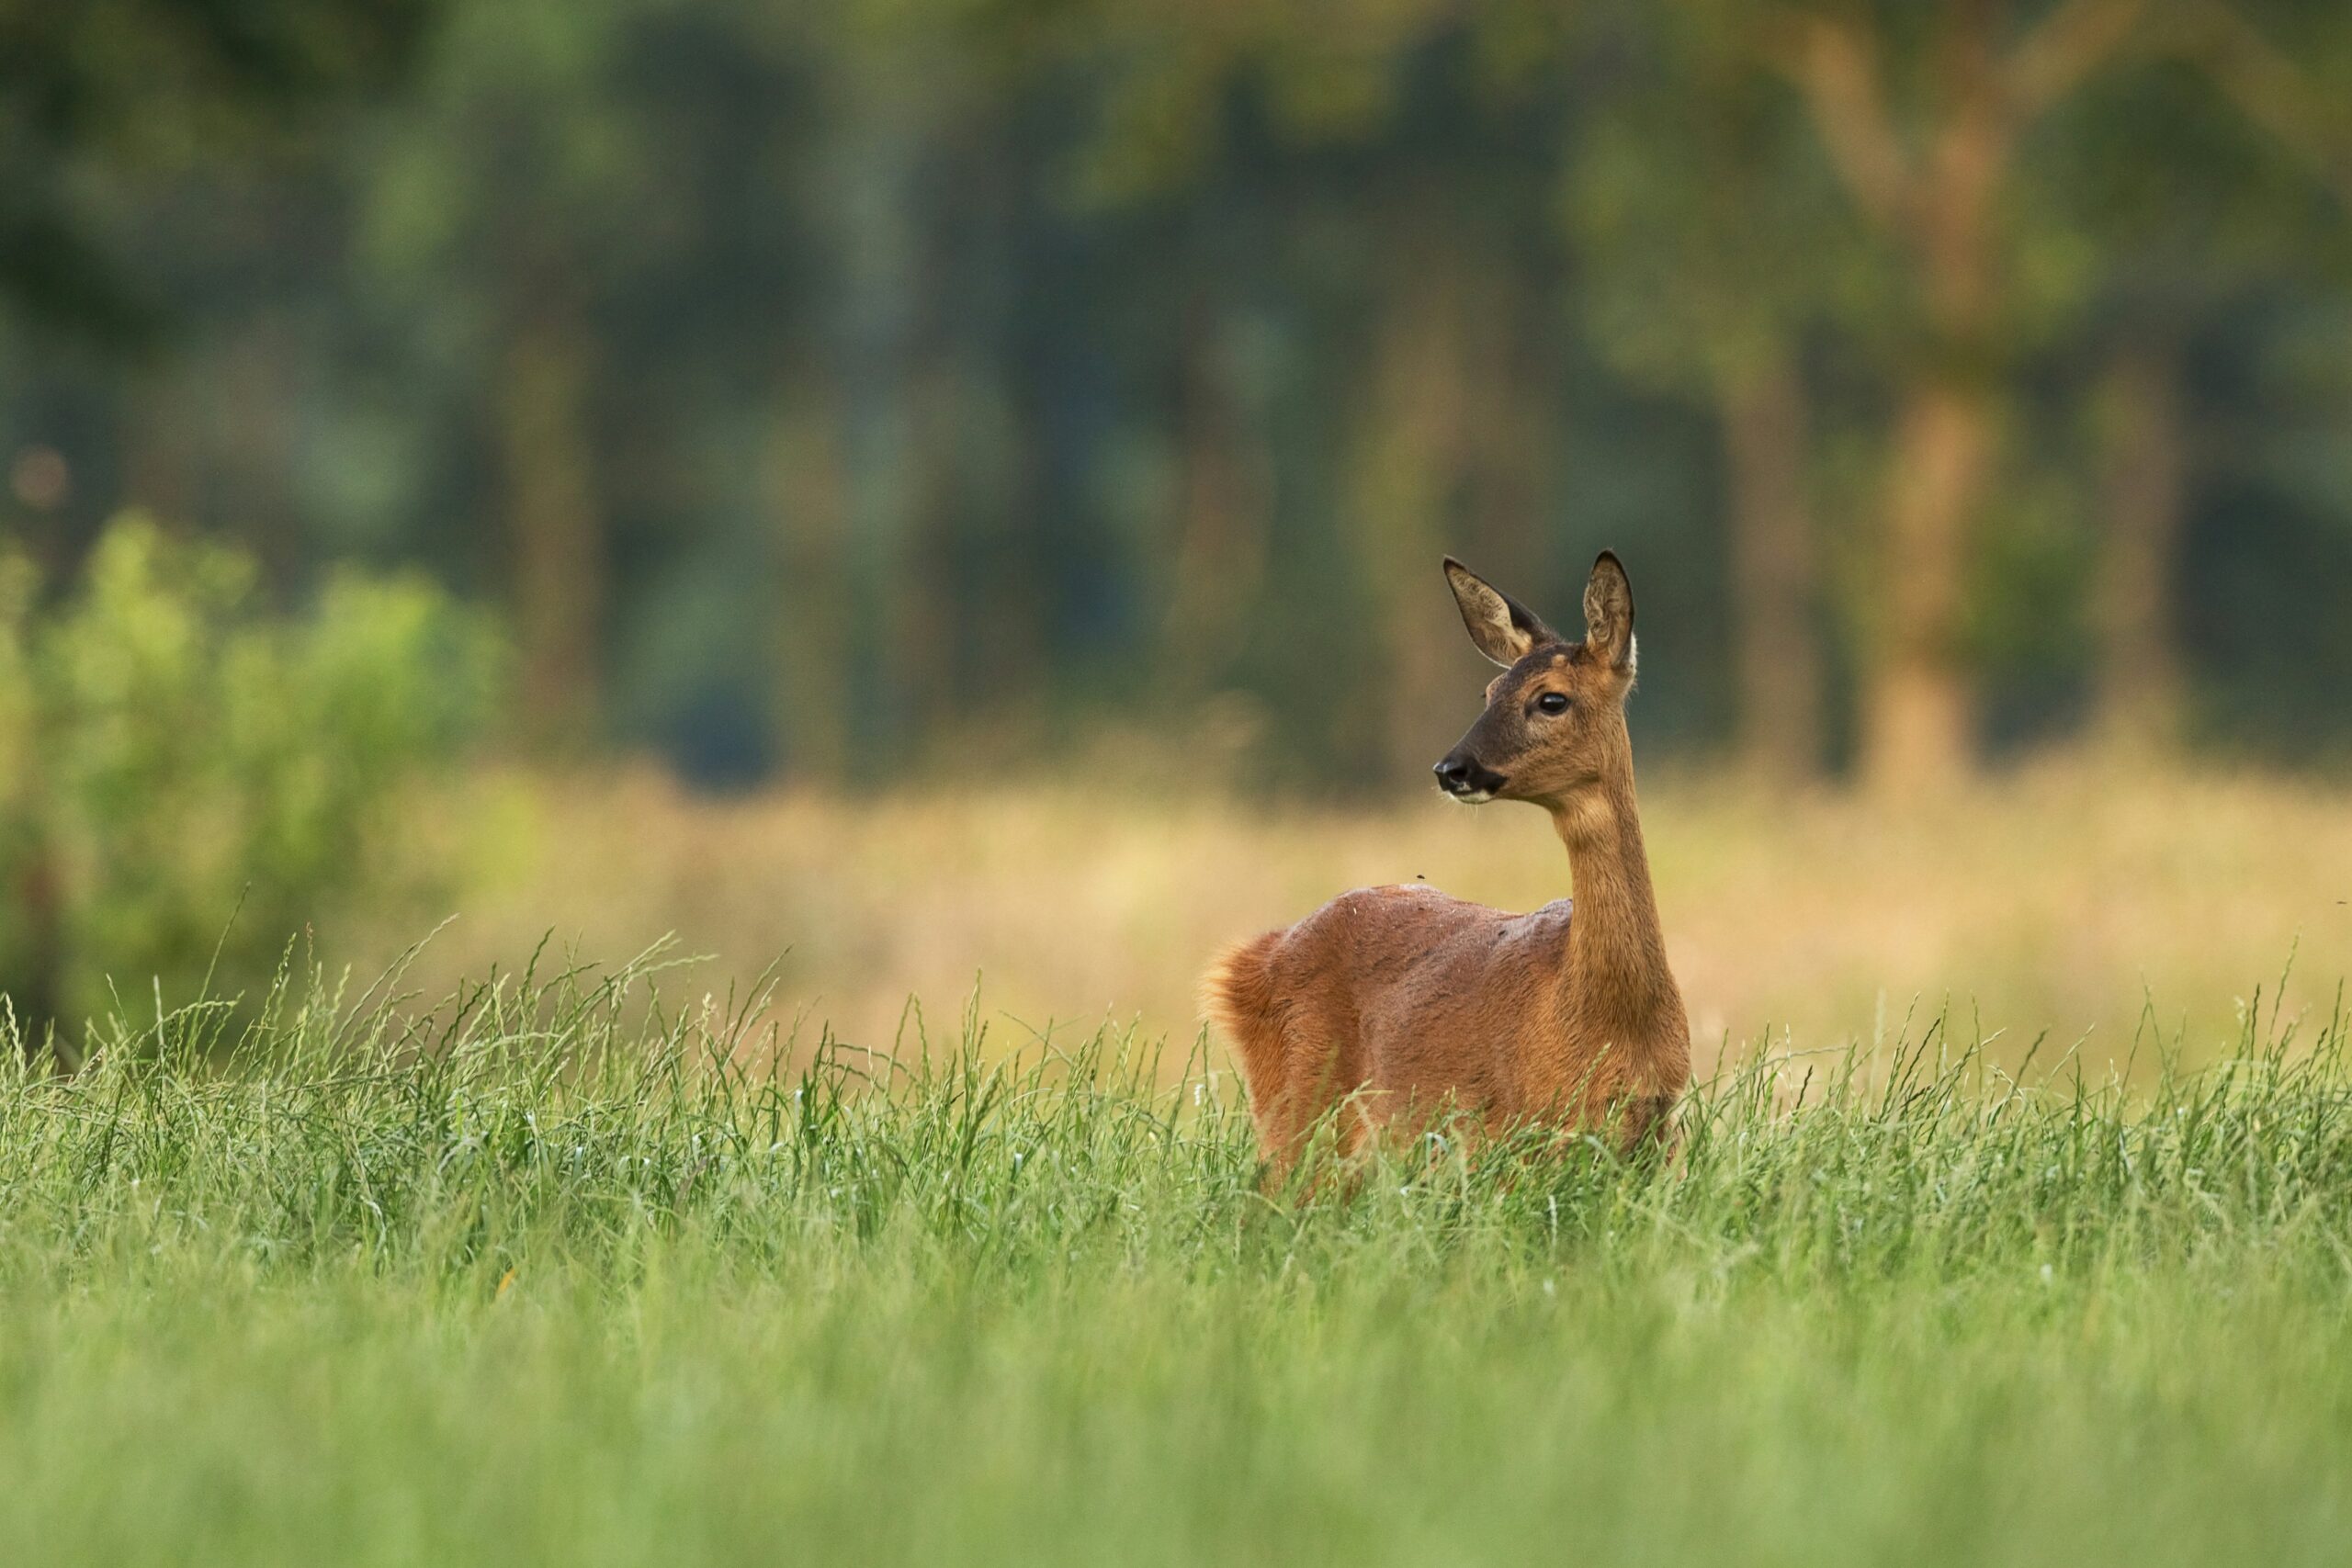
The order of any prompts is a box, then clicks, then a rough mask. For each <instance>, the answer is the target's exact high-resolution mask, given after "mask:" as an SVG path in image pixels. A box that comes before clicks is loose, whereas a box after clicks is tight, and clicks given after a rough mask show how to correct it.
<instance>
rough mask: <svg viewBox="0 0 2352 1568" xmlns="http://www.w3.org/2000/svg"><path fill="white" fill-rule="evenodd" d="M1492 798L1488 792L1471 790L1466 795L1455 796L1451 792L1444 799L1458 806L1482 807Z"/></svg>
mask: <svg viewBox="0 0 2352 1568" xmlns="http://www.w3.org/2000/svg"><path fill="white" fill-rule="evenodd" d="M1494 798H1495V797H1494V795H1492V794H1491V793H1490V792H1488V791H1487V790H1483V789H1476V790H1472V791H1471V792H1470V793H1469V794H1468V795H1455V794H1453V793H1452V792H1451V791H1448V792H1447V794H1446V799H1448V800H1451V801H1453V803H1454V804H1456V805H1458V806H1484V805H1486V804H1487V802H1488V801H1490V800H1492V799H1494Z"/></svg>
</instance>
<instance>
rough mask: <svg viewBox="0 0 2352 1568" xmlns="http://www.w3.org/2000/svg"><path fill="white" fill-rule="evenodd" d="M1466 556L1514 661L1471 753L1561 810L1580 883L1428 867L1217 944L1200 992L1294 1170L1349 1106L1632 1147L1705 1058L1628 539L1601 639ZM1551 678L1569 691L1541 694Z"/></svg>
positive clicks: (1611, 582)
mask: <svg viewBox="0 0 2352 1568" xmlns="http://www.w3.org/2000/svg"><path fill="white" fill-rule="evenodd" d="M1447 568H1448V576H1449V578H1450V579H1452V580H1453V584H1454V592H1455V596H1456V598H1457V601H1458V602H1459V603H1460V604H1461V606H1462V610H1463V615H1464V620H1465V622H1467V623H1468V624H1469V626H1470V628H1471V635H1472V637H1473V638H1474V639H1475V640H1476V641H1477V642H1478V644H1479V646H1480V648H1481V649H1484V650H1485V651H1487V654H1488V656H1489V657H1490V658H1495V659H1497V660H1498V661H1504V660H1505V656H1508V662H1509V664H1510V668H1509V669H1508V670H1507V671H1505V672H1504V673H1503V674H1502V675H1501V676H1500V677H1498V679H1497V680H1496V681H1495V682H1494V683H1493V684H1492V685H1491V686H1489V687H1488V689H1487V698H1488V700H1487V711H1486V713H1485V714H1484V715H1483V716H1481V717H1480V718H1479V720H1478V722H1477V723H1476V725H1474V726H1473V727H1472V728H1471V729H1470V732H1469V733H1468V734H1467V735H1465V736H1464V739H1463V743H1462V746H1461V747H1458V748H1456V750H1455V753H1454V756H1455V757H1475V760H1476V763H1477V764H1478V766H1479V767H1480V769H1481V771H1482V773H1492V774H1495V775H1499V776H1500V778H1501V780H1502V781H1503V782H1501V783H1500V784H1498V786H1497V787H1495V788H1494V790H1493V797H1494V798H1497V799H1515V800H1527V801H1530V802H1532V803H1533V804H1536V805H1539V806H1542V807H1544V809H1545V810H1546V811H1547V812H1548V813H1550V815H1551V817H1552V820H1553V825H1554V827H1555V829H1556V831H1557V832H1558V833H1559V836H1560V838H1561V840H1562V841H1563V842H1564V843H1565V844H1566V848H1567V852H1568V863H1569V867H1570V870H1571V872H1572V874H1573V875H1574V878H1575V886H1576V891H1577V900H1576V901H1575V902H1574V903H1573V904H1572V903H1571V901H1570V900H1567V899H1562V900H1559V901H1558V902H1555V903H1551V904H1546V905H1544V907H1543V908H1540V909H1535V910H1532V911H1531V912H1529V913H1527V914H1523V915H1514V914H1507V913H1505V912H1503V911H1501V910H1498V909H1490V908H1486V907H1484V906H1482V905H1478V904H1471V903H1466V902H1464V901H1463V900H1462V899H1459V898H1453V897H1447V896H1446V895H1445V894H1443V893H1441V892H1439V891H1437V890H1436V889H1435V888H1432V887H1429V886H1422V885H1418V884H1408V885H1405V886H1393V887H1371V888H1360V889H1358V890H1357V891H1355V892H1352V893H1347V894H1343V895H1341V896H1340V897H1338V898H1336V899H1334V900H1332V901H1331V902H1330V903H1329V904H1326V905H1325V906H1323V908H1320V909H1317V910H1316V911H1315V912H1314V913H1313V914H1311V915H1309V916H1307V917H1306V919H1303V920H1301V921H1299V922H1298V923H1297V924H1296V925H1295V926H1292V927H1290V928H1289V929H1288V930H1285V931H1269V932H1266V933H1265V934H1263V935H1261V936H1257V937H1253V938H1251V939H1250V941H1248V942H1242V943H1239V944H1238V945H1237V946H1235V947H1233V948H1231V949H1229V950H1227V952H1226V953H1223V954H1222V955H1220V956H1219V957H1218V959H1217V960H1216V963H1215V964H1212V965H1211V967H1210V969H1209V971H1208V974H1207V975H1206V976H1204V984H1203V998H1202V999H1203V1005H1204V1010H1206V1012H1207V1013H1208V1015H1209V1017H1210V1019H1211V1020H1212V1021H1214V1022H1215V1023H1216V1026H1217V1027H1218V1028H1219V1029H1220V1030H1221V1031H1222V1032H1223V1033H1224V1035H1225V1038H1226V1039H1227V1041H1228V1042H1229V1043H1230V1044H1231V1046H1232V1049H1233V1052H1234V1055H1235V1057H1236V1060H1237V1062H1238V1066H1239V1068H1240V1071H1241V1074H1242V1077H1243V1080H1244V1081H1245V1082H1246V1083H1247V1085H1248V1086H1249V1090H1250V1115H1251V1117H1252V1119H1253V1121H1254V1122H1255V1123H1256V1126H1257V1131H1258V1139H1259V1145H1260V1147H1261V1151H1262V1152H1263V1154H1264V1156H1265V1157H1266V1159H1267V1161H1268V1162H1269V1165H1270V1167H1271V1168H1272V1170H1273V1171H1274V1172H1275V1173H1276V1174H1277V1175H1279V1174H1281V1173H1283V1172H1285V1171H1286V1170H1287V1169H1288V1168H1289V1167H1290V1166H1291V1164H1292V1163H1293V1162H1294V1161H1295V1159H1296V1157H1297V1156H1298V1153H1299V1151H1300V1147H1301V1145H1302V1142H1303V1140H1304V1139H1305V1138H1306V1136H1307V1134H1309V1132H1310V1131H1311V1130H1312V1129H1313V1128H1314V1127H1315V1126H1316V1125H1317V1122H1319V1121H1320V1120H1321V1119H1322V1118H1323V1117H1325V1116H1326V1115H1327V1114H1329V1113H1330V1112H1331V1111H1334V1110H1335V1109H1338V1108H1340V1107H1343V1106H1345V1107H1347V1108H1348V1114H1346V1115H1345V1116H1343V1117H1342V1118H1341V1122H1340V1128H1339V1132H1340V1139H1341V1144H1342V1147H1343V1148H1346V1149H1353V1148H1355V1147H1358V1146H1360V1145H1362V1143H1363V1141H1364V1139H1365V1138H1366V1137H1367V1136H1369V1135H1371V1134H1374V1133H1375V1132H1376V1131H1378V1130H1379V1129H1380V1128H1382V1127H1384V1126H1387V1125H1390V1124H1393V1123H1395V1122H1397V1121H1398V1120H1399V1119H1400V1118H1404V1119H1408V1120H1409V1121H1419V1120H1424V1119H1426V1118H1428V1117H1430V1116H1431V1115H1434V1114H1441V1113H1443V1112H1445V1111H1449V1110H1453V1111H1461V1112H1463V1113H1465V1114H1466V1115H1468V1116H1469V1117H1470V1118H1472V1119H1473V1120H1474V1121H1475V1122H1477V1123H1479V1124H1482V1125H1484V1126H1485V1127H1487V1128H1488V1129H1490V1130H1499V1129H1502V1128H1504V1127H1508V1126H1511V1125H1518V1124H1526V1123H1530V1122H1533V1123H1538V1124H1549V1125H1554V1126H1557V1127H1560V1128H1562V1129H1564V1130H1577V1131H1588V1132H1593V1133H1597V1134H1601V1135H1602V1136H1604V1137H1607V1138H1608V1139H1609V1141H1611V1143H1613V1144H1614V1145H1617V1146H1619V1147H1621V1148H1630V1147H1631V1146H1633V1145H1635V1144H1637V1143H1640V1142H1641V1141H1643V1140H1644V1139H1645V1138H1646V1137H1648V1136H1649V1135H1651V1134H1652V1133H1653V1132H1655V1131H1657V1130H1659V1129H1660V1127H1661V1123H1662V1122H1664V1120H1665V1118H1666V1117H1667V1115H1668V1112H1669V1111H1670V1110H1671V1108H1672V1106H1673V1104H1674V1102H1675V1100H1677V1098H1679V1096H1680V1094H1681V1092H1682V1090H1683V1088H1684V1086H1685V1085H1686V1084H1687V1083H1688V1082H1689V1080H1690V1076H1691V1049H1690V1026H1689V1024H1688V1022H1687V1021H1685V1018H1684V1014H1683V1009H1682V998H1681V995H1680V993H1679V990H1678V989H1677V987H1676V986H1675V983H1674V976H1673V974H1672V972H1671V971H1670V970H1669V969H1668V965H1667V958H1666V942H1665V937H1664V934H1663V932H1662V931H1661V929H1660V927H1659V924H1658V918H1657V902H1656V899H1655V897H1654V896H1653V894H1652V891H1651V886H1650V875H1649V861H1648V857H1647V854H1646V853H1645V851H1644V848H1643V844H1642V835H1641V823H1640V818H1639V815H1638V812H1637V809H1636V807H1635V802H1634V761H1633V743H1632V740H1631V738H1630V737H1629V736H1628V734H1627V732H1626V729H1625V716H1624V702H1625V697H1626V695H1627V694H1628V693H1629V692H1630V691H1631V690H1632V687H1633V675H1634V662H1633V653H1634V648H1633V600H1632V595H1631V592H1630V591H1629V590H1628V589H1627V588H1626V586H1625V581H1624V574H1623V570H1622V569H1621V568H1619V567H1618V566H1617V563H1616V559H1615V558H1614V557H1611V556H1604V557H1602V558H1601V560H1600V563H1599V564H1597V565H1596V566H1595V568H1594V573H1593V586H1592V587H1590V588H1589V589H1588V590H1587V592H1586V601H1585V602H1586V611H1587V637H1586V639H1585V641H1584V642H1583V643H1581V644H1567V643H1565V642H1563V641H1562V640H1561V639H1560V638H1559V637H1557V635H1556V634H1555V633H1553V632H1551V630H1550V629H1549V628H1548V627H1546V626H1544V625H1543V623H1542V622H1541V621H1538V620H1536V619H1535V618H1534V617H1533V616H1532V615H1530V614H1529V613H1528V612H1527V611H1525V610H1524V609H1523V608H1521V606H1519V605H1518V604H1515V603H1513V602H1512V601H1510V600H1509V599H1507V598H1505V597H1504V596H1502V595H1501V594H1499V593H1497V592H1495V591H1494V590H1492V589H1491V588H1488V587H1487V585H1486V584H1485V583H1483V582H1480V581H1478V580H1477V579H1476V578H1475V577H1472V576H1471V575H1470V574H1469V573H1468V572H1467V571H1465V570H1462V569H1461V568H1459V567H1457V566H1456V565H1455V564H1454V563H1453V562H1450V561H1449V562H1448V563H1447ZM1546 693H1558V694H1562V695H1565V696H1566V697H1567V698H1568V699H1569V703H1570V706H1569V708H1568V709H1567V710H1566V711H1565V712H1563V713H1561V714H1559V715H1556V716H1555V715H1552V714H1549V713H1546V712H1545V711H1544V709H1543V708H1542V706H1541V699H1542V698H1543V696H1544V694H1546ZM1451 760H1452V759H1449V761H1451Z"/></svg>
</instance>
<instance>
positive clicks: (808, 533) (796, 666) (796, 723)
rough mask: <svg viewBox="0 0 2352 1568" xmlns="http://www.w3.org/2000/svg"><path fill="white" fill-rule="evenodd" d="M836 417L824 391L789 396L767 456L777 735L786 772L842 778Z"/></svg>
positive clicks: (843, 517)
mask: <svg viewBox="0 0 2352 1568" xmlns="http://www.w3.org/2000/svg"><path fill="white" fill-rule="evenodd" d="M843 467H844V461H843V455H842V430H841V419H840V414H839V411H838V410H837V408H836V407H835V405H834V401H833V400H832V398H831V395H830V393H829V391H828V390H827V389H824V388H822V387H817V386H810V387H807V388H805V389H802V390H801V391H800V392H798V393H797V395H793V396H788V397H787V398H786V400H785V404H784V409H783V412H782V413H781V414H780V415H779V417H778V419H777V422H776V425H775V433H774V436H773V441H772V445H771V446H770V448H769V454H768V492H769V496H770V504H771V506H772V508H773V513H774V515H775V530H776V531H775V541H776V544H775V561H776V564H777V567H778V571H777V580H776V605H777V615H776V620H775V631H776V648H775V653H776V665H777V669H776V681H775V698H776V710H775V732H776V737H777V740H778V743H779V744H780V746H781V749H782V751H783V762H784V766H785V767H786V769H788V770H789V771H790V772H791V773H795V774H797V775H798V776H801V777H804V778H818V779H822V780H826V781H828V782H837V781H839V780H840V779H841V778H842V776H843V775H844V774H845V773H846V772H847V768H848V763H849V755H850V745H849V727H848V723H847V712H848V704H849V701H850V694H851V689H852V679H851V670H850V643H851V635H852V634H851V624H850V606H849V604H848V603H847V601H846V600H845V598H844V597H843V595H842V582H843V580H844V577H845V575H846V573H847V570H848V565H847V562H848V556H849V545H848V534H849V496H848V486H849V481H848V477H847V475H846V474H845V472H844V471H843Z"/></svg>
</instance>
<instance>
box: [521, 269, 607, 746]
mask: <svg viewBox="0 0 2352 1568" xmlns="http://www.w3.org/2000/svg"><path fill="white" fill-rule="evenodd" d="M592 358H593V355H592V352H591V349H590V346H589V344H587V342H586V340H585V337H584V334H583V333H582V331H581V330H580V327H579V325H578V323H577V322H575V321H571V320H570V319H569V318H568V317H565V316H563V315H560V314H558V313H555V312H546V313H541V314H538V315H535V316H529V317H526V319H525V321H523V323H522V324H521V326H520V327H519V328H518V330H517V332H516V333H515V338H514V341H513V342H512V343H511V344H509V345H508V347H507V351H506V358H505V364H504V367H503V382H502V385H501V387H500V389H499V408H498V434H499V442H500V457H501V459H502V462H503V467H504V480H505V489H506V508H507V516H508V522H509V525H510V526H511V528H512V530H513V536H514V548H515V556H514V568H515V620H516V625H517V629H518V633H519V635H520V637H521V640H522V661H523V670H522V683H523V702H524V721H525V725H526V729H527V731H528V734H529V737H530V739H531V740H532V741H533V742H534V743H535V744H536V745H537V747H538V748H539V749H541V750H568V749H570V748H572V747H576V746H578V745H580V744H582V743H583V742H584V741H586V740H587V739H589V737H590V735H591V733H592V732H593V729H594V724H595V719H596V713H597V695H598V688H599V684H600V681H599V668H598V667H599V649H598V644H599V637H600V633H601V631H602V627H603V623H604V612H605V530H604V523H603V518H602V516H601V514H600V512H599V507H598V496H597V488H596V469H595V457H594V445H593V443H594V435H593V434H592V428H591V424H590V409H589V399H590V391H591V388H592V385H593V381H594V372H593V366H592Z"/></svg>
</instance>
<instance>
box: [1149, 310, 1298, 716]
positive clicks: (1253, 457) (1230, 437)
mask: <svg viewBox="0 0 2352 1568" xmlns="http://www.w3.org/2000/svg"><path fill="white" fill-rule="evenodd" d="M1181 353H1182V363H1181V365H1180V367H1179V382H1178V386H1177V389H1176V405H1177V406H1176V439H1177V464H1178V467H1177V475H1176V494H1175V498H1174V499H1175V509H1174V510H1175V515H1174V518H1173V528H1172V532H1173V533H1174V535H1175V539H1174V549H1173V552H1172V554H1173V558H1174V562H1175V565H1174V568H1173V574H1172V575H1173V581H1171V582H1170V587H1169V595H1168V611H1167V615H1166V619H1165V620H1164V622H1163V623H1162V649H1161V654H1160V659H1161V664H1162V667H1163V680H1162V682H1161V684H1162V685H1163V686H1164V687H1166V688H1167V689H1168V690H1169V691H1170V692H1171V693H1173V694H1180V695H1186V696H1198V695H1200V694H1203V693H1204V692H1206V691H1209V690H1212V689H1214V688H1215V687H1216V684H1217V683H1218V682H1220V681H1221V680H1222V679H1223V677H1224V676H1225V674H1226V673H1227V671H1228V670H1229V669H1230V667H1231V664H1232V660H1233V651H1234V646H1235V644H1236V643H1237V642H1238V640H1239V639H1240V636H1241V631H1242V627H1243V626H1244V625H1245V624H1246V616H1247V612H1248V610H1249V608H1250V605H1251V604H1254V603H1255V601H1256V599H1257V596H1258V591H1259V588H1260V586H1261V582H1262V581H1263V578H1264V573H1265V569H1266V534H1267V517H1268V513H1269V512H1270V511H1271V510H1272V488H1273V486H1272V473H1271V468H1272V461H1271V458H1270V457H1269V455H1268V453H1267V451H1266V446H1265V441H1264V438H1263V436H1262V434H1261V433H1260V431H1259V430H1258V428H1257V426H1256V424H1255V423H1254V422H1252V421H1251V420H1250V417H1249V415H1248V413H1247V412H1246V411H1245V410H1244V409H1243V408H1242V406H1241V400H1240V398H1239V397H1238V395H1237V393H1236V390H1235V387H1234V375H1233V368H1232V365H1231V357H1232V356H1231V354H1230V352H1229V345H1228V344H1227V339H1226V334H1225V331H1224V324H1223V322H1222V321H1221V320H1220V319H1219V317H1218V315H1217V314H1216V311H1215V310H1213V309H1212V308H1211V307H1210V306H1209V305H1208V304H1207V303H1206V302H1205V301H1203V300H1201V299H1194V300H1193V304H1192V307H1191V309H1189V310H1187V311H1186V312H1185V333H1184V342H1183V344H1182V349H1181Z"/></svg>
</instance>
